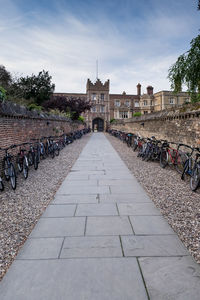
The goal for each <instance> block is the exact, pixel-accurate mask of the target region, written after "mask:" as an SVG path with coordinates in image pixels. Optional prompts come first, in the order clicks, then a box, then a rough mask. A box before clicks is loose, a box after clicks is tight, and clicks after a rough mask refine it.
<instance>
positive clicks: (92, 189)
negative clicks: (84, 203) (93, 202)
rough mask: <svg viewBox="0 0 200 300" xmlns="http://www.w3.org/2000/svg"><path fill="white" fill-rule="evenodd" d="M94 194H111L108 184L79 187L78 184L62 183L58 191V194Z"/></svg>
mask: <svg viewBox="0 0 200 300" xmlns="http://www.w3.org/2000/svg"><path fill="white" fill-rule="evenodd" d="M59 194H60V195H61V194H63V195H92V194H95V195H96V194H110V189H109V187H108V186H88V185H87V184H86V185H82V186H80V187H79V188H77V187H76V186H68V185H62V186H61V187H60V188H59V190H58V191H57V195H59Z"/></svg>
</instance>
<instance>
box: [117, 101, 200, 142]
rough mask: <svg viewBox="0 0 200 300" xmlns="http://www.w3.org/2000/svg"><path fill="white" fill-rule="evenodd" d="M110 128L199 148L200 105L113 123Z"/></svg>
mask: <svg viewBox="0 0 200 300" xmlns="http://www.w3.org/2000/svg"><path fill="white" fill-rule="evenodd" d="M111 128H113V129H117V130H122V131H126V132H133V133H135V134H138V135H141V136H142V137H151V136H155V137H156V138H157V139H167V140H168V141H173V142H177V143H178V142H181V143H185V144H188V145H192V146H198V147H199V145H200V104H196V105H187V106H184V107H181V108H180V107H179V108H173V109H171V110H165V111H160V112H157V113H152V114H147V115H143V116H141V117H135V118H132V119H129V120H121V121H115V122H114V123H113V124H112V125H111Z"/></svg>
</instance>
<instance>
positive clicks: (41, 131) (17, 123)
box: [0, 102, 84, 174]
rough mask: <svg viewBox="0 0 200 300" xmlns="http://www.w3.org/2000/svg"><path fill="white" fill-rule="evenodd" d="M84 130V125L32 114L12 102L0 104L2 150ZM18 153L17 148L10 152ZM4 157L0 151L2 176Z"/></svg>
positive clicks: (45, 115) (0, 146)
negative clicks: (35, 140) (32, 140)
mask: <svg viewBox="0 0 200 300" xmlns="http://www.w3.org/2000/svg"><path fill="white" fill-rule="evenodd" d="M82 128H84V125H83V123H80V122H72V121H71V120H69V119H67V118H64V117H59V116H52V115H48V114H45V113H38V112H36V111H33V112H30V111H28V110H27V109H26V108H25V107H22V106H19V105H16V104H14V103H11V102H5V103H0V148H6V147H9V146H10V145H12V144H21V143H24V142H29V141H31V139H33V138H41V137H43V136H59V135H61V134H63V133H69V132H72V131H75V130H79V129H82ZM17 151H18V149H16V148H15V149H13V150H12V151H10V152H11V154H13V155H15V154H16V152H17ZM3 155H4V151H1V150H0V174H1V172H2V166H1V165H2V164H1V162H2V157H3Z"/></svg>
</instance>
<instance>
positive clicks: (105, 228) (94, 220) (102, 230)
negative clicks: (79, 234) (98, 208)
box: [86, 216, 133, 235]
mask: <svg viewBox="0 0 200 300" xmlns="http://www.w3.org/2000/svg"><path fill="white" fill-rule="evenodd" d="M123 234H124V235H125V234H133V231H132V228H131V224H130V222H129V219H128V218H127V217H125V216H122V217H121V216H111V217H88V218H87V226H86V235H123Z"/></svg>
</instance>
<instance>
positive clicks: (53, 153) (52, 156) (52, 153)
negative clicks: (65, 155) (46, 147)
mask: <svg viewBox="0 0 200 300" xmlns="http://www.w3.org/2000/svg"><path fill="white" fill-rule="evenodd" d="M50 151H51V152H50V153H51V158H54V157H55V151H54V147H53V146H52V147H51V150H50Z"/></svg>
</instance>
